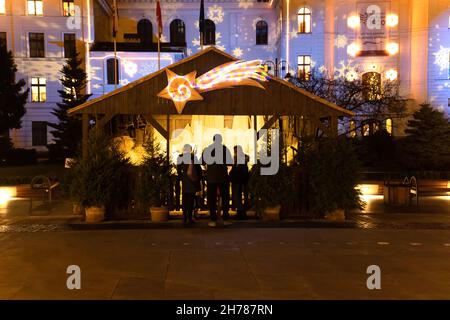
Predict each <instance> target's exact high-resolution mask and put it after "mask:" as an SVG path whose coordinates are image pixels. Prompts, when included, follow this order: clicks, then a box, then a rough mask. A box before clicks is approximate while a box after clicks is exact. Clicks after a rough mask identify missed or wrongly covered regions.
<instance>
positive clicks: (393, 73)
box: [386, 69, 398, 81]
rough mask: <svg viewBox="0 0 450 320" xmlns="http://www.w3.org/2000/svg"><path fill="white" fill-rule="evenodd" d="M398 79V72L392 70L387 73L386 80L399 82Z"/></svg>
mask: <svg viewBox="0 0 450 320" xmlns="http://www.w3.org/2000/svg"><path fill="white" fill-rule="evenodd" d="M397 77H398V72H397V70H394V69H390V70H388V71H386V79H388V80H389V81H395V80H397Z"/></svg>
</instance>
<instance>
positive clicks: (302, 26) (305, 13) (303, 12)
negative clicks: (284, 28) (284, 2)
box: [297, 7, 312, 33]
mask: <svg viewBox="0 0 450 320" xmlns="http://www.w3.org/2000/svg"><path fill="white" fill-rule="evenodd" d="M297 21H298V33H311V24H312V18H311V9H309V8H308V7H302V8H300V9H299V10H298V15H297Z"/></svg>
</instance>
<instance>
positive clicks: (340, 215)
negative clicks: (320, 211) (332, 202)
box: [325, 209, 345, 221]
mask: <svg viewBox="0 0 450 320" xmlns="http://www.w3.org/2000/svg"><path fill="white" fill-rule="evenodd" d="M325 219H326V220H329V221H345V210H343V209H338V210H335V211H333V212H330V213H327V214H326V215H325Z"/></svg>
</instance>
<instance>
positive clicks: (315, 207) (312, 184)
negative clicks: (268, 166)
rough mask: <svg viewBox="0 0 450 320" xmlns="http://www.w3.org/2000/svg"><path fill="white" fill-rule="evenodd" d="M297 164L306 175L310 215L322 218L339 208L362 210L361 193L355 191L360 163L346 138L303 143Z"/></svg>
mask: <svg viewBox="0 0 450 320" xmlns="http://www.w3.org/2000/svg"><path fill="white" fill-rule="evenodd" d="M298 165H299V166H300V168H301V170H302V171H303V172H304V173H305V176H306V180H307V182H306V192H307V194H306V196H307V199H308V205H309V209H310V210H311V211H312V212H313V213H315V214H318V215H319V216H321V217H323V216H325V214H327V213H332V212H333V211H335V210H339V209H344V210H350V209H356V208H362V205H363V203H362V201H361V200H360V197H359V196H360V193H359V191H358V190H356V189H355V187H356V185H357V183H358V180H359V179H358V178H359V161H358V158H357V155H356V153H355V151H354V148H353V146H352V144H351V142H350V141H348V140H347V138H345V137H341V138H336V139H331V138H323V139H320V140H317V141H314V142H310V143H309V142H306V143H304V144H303V148H301V152H300V155H299V158H298Z"/></svg>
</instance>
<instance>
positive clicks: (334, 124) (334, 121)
mask: <svg viewBox="0 0 450 320" xmlns="http://www.w3.org/2000/svg"><path fill="white" fill-rule="evenodd" d="M338 126H339V123H338V117H336V116H331V117H330V133H331V137H333V138H337V136H338V132H339V128H338Z"/></svg>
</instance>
